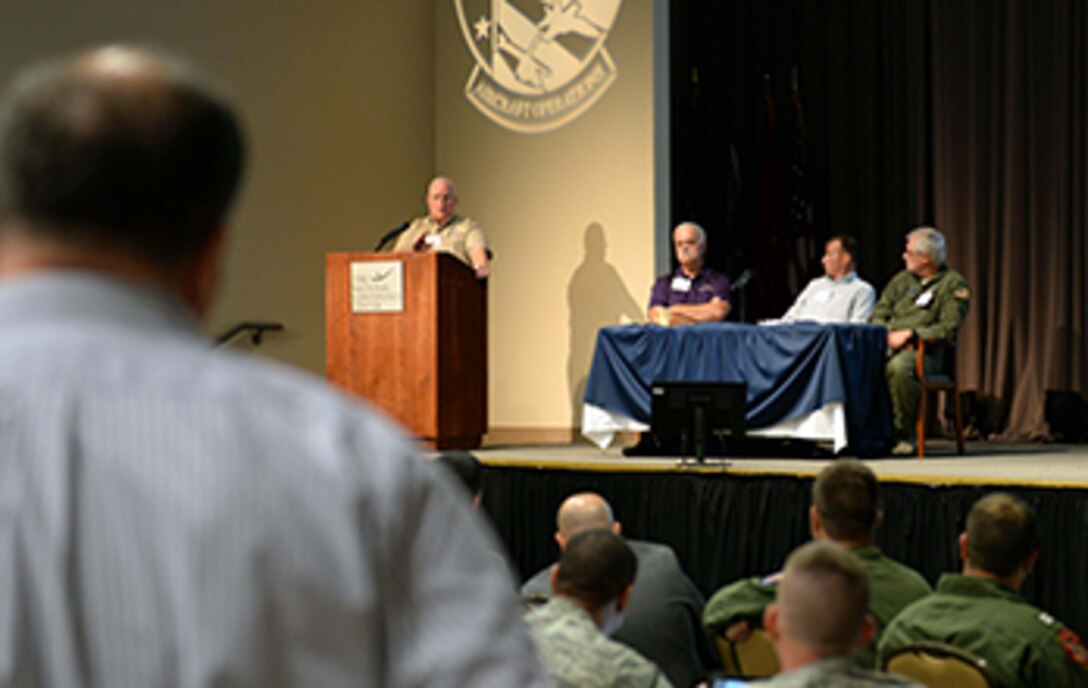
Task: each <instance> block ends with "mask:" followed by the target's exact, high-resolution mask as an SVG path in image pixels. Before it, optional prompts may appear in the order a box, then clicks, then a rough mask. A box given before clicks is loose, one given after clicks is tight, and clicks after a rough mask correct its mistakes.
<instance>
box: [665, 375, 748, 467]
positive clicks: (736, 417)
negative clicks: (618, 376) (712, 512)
mask: <svg viewBox="0 0 1088 688" xmlns="http://www.w3.org/2000/svg"><path fill="white" fill-rule="evenodd" d="M747 410H748V385H747V384H746V383H744V382H655V383H654V384H652V385H651V386H650V431H651V432H652V433H653V434H654V436H655V437H658V438H665V437H674V436H679V437H680V451H681V453H686V452H687V449H688V446H689V444H690V446H691V449H692V454H693V455H694V456H695V458H696V460H698V461H699V462H702V461H703V459H704V457H706V448H707V442H708V441H709V439H710V436H711V434H712V433H722V432H724V431H726V430H728V431H729V432H730V433H731V435H732V436H733V437H734V438H737V439H741V438H743V437H744V429H745V422H744V416H745V413H746V412H747Z"/></svg>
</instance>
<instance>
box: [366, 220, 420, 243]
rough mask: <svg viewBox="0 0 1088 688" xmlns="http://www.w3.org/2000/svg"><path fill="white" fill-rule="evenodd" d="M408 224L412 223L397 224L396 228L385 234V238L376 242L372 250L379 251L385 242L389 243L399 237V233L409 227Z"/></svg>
mask: <svg viewBox="0 0 1088 688" xmlns="http://www.w3.org/2000/svg"><path fill="white" fill-rule="evenodd" d="M410 224H412V222H411V221H410V220H409V221H408V222H404V223H402V224H399V225H397V226H396V227H394V228H393V229H391V230H389V231H388V232H386V234H385V236H383V237H382V238H381V239H379V240H378V243H377V245H375V246H374V250H375V251H380V250H381V248H382V246H384V245H385V243H386V242H387V241H389V240H390V239H393V238H394V237H397V236H399V235H400V233H401V232H403V231H404V230H406V229H408V225H410Z"/></svg>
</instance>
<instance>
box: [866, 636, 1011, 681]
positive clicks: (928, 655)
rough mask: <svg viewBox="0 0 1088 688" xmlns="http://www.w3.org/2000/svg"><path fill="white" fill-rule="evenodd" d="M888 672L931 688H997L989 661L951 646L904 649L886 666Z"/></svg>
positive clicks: (920, 644) (926, 644)
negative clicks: (988, 666)
mask: <svg viewBox="0 0 1088 688" xmlns="http://www.w3.org/2000/svg"><path fill="white" fill-rule="evenodd" d="M884 670H885V671H887V672H888V673H892V674H901V675H903V676H906V677H907V678H910V679H913V680H915V681H917V682H919V683H922V684H924V685H926V686H928V687H929V688H997V686H998V683H997V681H996V680H995V679H994V677H993V675H992V674H991V673H990V671H989V669H988V668H987V666H986V660H984V659H982V658H981V657H976V656H975V655H973V654H971V653H970V652H967V651H966V650H961V649H959V648H957V647H952V646H951V645H945V644H943V643H935V642H928V641H926V642H917V643H913V644H911V645H907V646H906V647H903V648H900V649H899V650H897V651H896V652H895V653H894V654H892V655H891V656H890V657H888V659H887V661H885V662H884Z"/></svg>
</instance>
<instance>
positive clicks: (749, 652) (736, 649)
mask: <svg viewBox="0 0 1088 688" xmlns="http://www.w3.org/2000/svg"><path fill="white" fill-rule="evenodd" d="M714 644H715V645H717V647H718V652H720V653H721V656H722V666H723V667H724V668H725V673H727V674H729V675H732V676H754V677H765V676H774V675H775V674H777V673H778V672H779V669H780V666H779V664H778V654H777V653H776V652H775V651H774V644H773V643H771V639H770V638H769V637H768V636H767V633H766V631H764V630H763V629H761V628H757V629H755V630H753V631H752V632H751V633H749V634H748V637H747V638H745V639H744V640H742V641H741V642H739V643H734V642H732V641H730V640H728V639H726V638H723V637H722V636H715V638H714Z"/></svg>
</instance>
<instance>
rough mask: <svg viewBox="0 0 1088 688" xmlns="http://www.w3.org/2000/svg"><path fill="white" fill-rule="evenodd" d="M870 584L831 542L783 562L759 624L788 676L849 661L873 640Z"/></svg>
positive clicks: (814, 544) (812, 545)
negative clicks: (827, 661) (825, 662)
mask: <svg viewBox="0 0 1088 688" xmlns="http://www.w3.org/2000/svg"><path fill="white" fill-rule="evenodd" d="M868 607H869V580H868V577H867V576H866V574H865V569H863V568H862V566H861V563H860V562H859V561H858V559H857V557H855V556H853V555H852V554H850V552H849V551H847V550H846V549H845V548H843V547H842V546H840V545H837V544H834V543H832V542H818V541H814V542H810V543H808V544H805V545H802V546H801V547H798V548H797V549H796V550H794V551H793V553H792V554H790V556H789V558H788V559H787V560H786V568H785V570H784V571H783V575H782V581H781V583H779V585H778V591H777V595H776V598H775V602H774V603H773V604H771V605H770V606H769V607H767V609H766V611H765V612H764V615H763V624H764V627H765V628H766V630H767V633H768V635H769V636H770V637H771V640H772V641H773V642H774V644H775V647H776V649H777V651H778V656H779V660H780V661H781V663H782V668H783V669H784V670H786V671H790V670H792V669H796V668H799V667H802V666H804V665H806V664H809V663H811V662H814V661H817V660H819V659H823V658H826V657H838V656H851V655H853V654H854V652H855V651H856V650H857V649H858V648H860V647H862V646H864V645H865V643H867V642H868V641H869V639H870V638H871V637H872V634H873V631H874V627H873V621H872V619H871V618H870V617H869V616H868V613H867V610H868Z"/></svg>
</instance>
